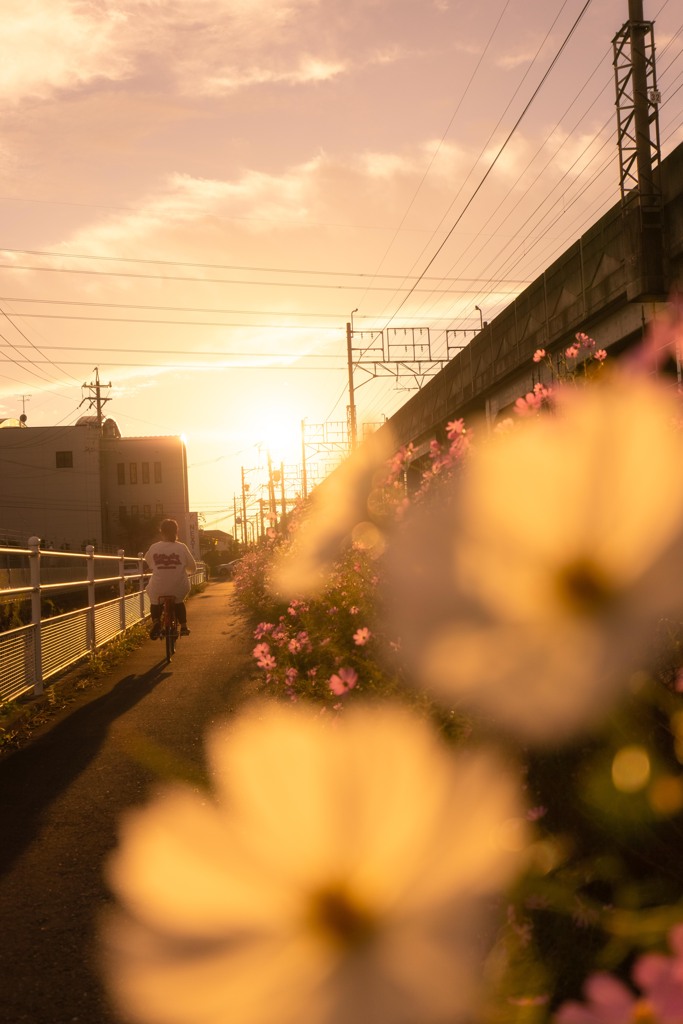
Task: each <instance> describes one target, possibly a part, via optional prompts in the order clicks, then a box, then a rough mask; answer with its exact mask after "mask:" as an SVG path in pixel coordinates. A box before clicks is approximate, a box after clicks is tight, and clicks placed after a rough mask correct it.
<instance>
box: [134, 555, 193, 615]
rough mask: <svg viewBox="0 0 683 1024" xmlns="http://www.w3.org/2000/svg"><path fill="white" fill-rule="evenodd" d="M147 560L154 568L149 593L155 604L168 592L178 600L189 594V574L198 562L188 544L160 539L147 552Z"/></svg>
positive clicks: (151, 567)
mask: <svg viewBox="0 0 683 1024" xmlns="http://www.w3.org/2000/svg"><path fill="white" fill-rule="evenodd" d="M145 561H146V562H147V565H148V566H149V567H150V569H151V570H152V578H151V579H150V581H149V583H148V584H147V594H148V596H149V599H150V601H151V602H152V603H153V604H157V603H158V601H159V598H160V597H165V596H166V595H167V594H172V595H173V597H175V599H176V601H177V602H180V601H182V600H183V598H184V597H186V595H187V594H189V592H190V581H189V579H188V578H187V574H188V573H189V572H194V571H195V569H196V568H197V563H196V562H195V560H194V558H193V557H192V552H191V551H190V549H189V548H188V546H187V545H186V544H183V542H182V541H180V540H158V541H157V542H156V543H155V544H152V546H151V547H150V549H149V551H148V552H147V553H146V555H145Z"/></svg>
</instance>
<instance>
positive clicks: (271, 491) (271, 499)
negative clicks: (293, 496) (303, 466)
mask: <svg viewBox="0 0 683 1024" xmlns="http://www.w3.org/2000/svg"><path fill="white" fill-rule="evenodd" d="M267 455H268V511H269V513H270V525H271V526H274V525H275V517H276V514H277V512H276V508H275V481H274V480H273V460H272V459H271V457H270V452H268V453H267Z"/></svg>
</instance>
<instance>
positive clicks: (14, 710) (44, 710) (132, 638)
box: [0, 622, 148, 758]
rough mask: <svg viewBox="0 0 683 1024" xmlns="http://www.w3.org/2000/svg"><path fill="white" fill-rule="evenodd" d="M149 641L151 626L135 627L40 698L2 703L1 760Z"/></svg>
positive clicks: (0, 727)
mask: <svg viewBox="0 0 683 1024" xmlns="http://www.w3.org/2000/svg"><path fill="white" fill-rule="evenodd" d="M147 638H148V626H147V625H146V624H145V623H144V622H140V623H138V624H137V625H135V626H131V627H130V629H128V630H126V632H125V633H123V634H122V635H121V636H119V637H117V638H116V639H114V640H112V641H111V642H110V643H108V644H107V645H106V647H102V648H100V649H99V650H98V651H96V652H95V653H94V654H91V655H90V656H89V657H88V658H87V659H86V660H85V661H84V662H82V663H81V664H80V665H79V666H77V667H76V668H75V669H69V670H68V672H67V673H65V674H64V675H62V676H59V677H57V678H56V679H54V680H52V681H50V683H49V684H48V685H47V686H46V687H45V691H44V693H43V694H42V695H41V696H40V697H19V698H18V699H17V700H11V701H1V702H0V758H1V757H3V756H5V755H7V754H10V753H12V752H13V751H15V750H18V749H19V748H20V747H22V746H23V745H24V744H25V743H27V742H28V741H29V740H30V739H31V737H32V736H33V733H34V732H35V731H36V729H38V728H40V726H42V725H45V724H46V722H49V721H50V719H51V718H54V716H55V715H56V714H58V713H59V712H60V711H63V710H64V708H67V707H68V706H69V705H70V704H73V703H74V702H75V701H76V700H77V698H78V696H79V695H80V694H81V693H83V692H84V691H86V690H90V689H92V688H93V687H95V686H96V685H97V683H98V682H99V680H100V679H102V677H103V676H104V675H106V674H107V673H108V672H110V671H111V669H113V668H115V667H116V666H117V665H119V664H120V663H121V662H122V661H123V660H124V659H125V658H126V657H128V655H129V654H131V653H132V652H133V651H135V650H137V649H138V647H141V646H142V644H143V643H144V642H145V641H146V640H147Z"/></svg>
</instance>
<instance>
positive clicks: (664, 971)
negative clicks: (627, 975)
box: [633, 924, 683, 1024]
mask: <svg viewBox="0 0 683 1024" xmlns="http://www.w3.org/2000/svg"><path fill="white" fill-rule="evenodd" d="M669 946H670V947H671V950H672V952H673V954H674V955H673V956H672V957H669V956H664V955H663V954H662V953H646V954H645V955H644V956H642V957H640V959H639V960H637V961H636V963H635V965H634V968H633V979H634V981H635V983H636V984H637V985H638V987H639V988H640V989H641V991H642V992H643V995H644V996H645V999H646V1002H647V1004H648V1005H649V1006H651V1007H652V1010H653V1015H654V1018H655V1020H658V1021H660V1022H661V1024H678V1022H679V1021H681V1020H683V924H679V925H676V926H675V927H674V928H672V929H671V931H670V932H669Z"/></svg>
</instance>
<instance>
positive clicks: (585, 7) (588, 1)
mask: <svg viewBox="0 0 683 1024" xmlns="http://www.w3.org/2000/svg"><path fill="white" fill-rule="evenodd" d="M591 3H592V0H586V2H585V4H584V5H583V7H582V8H581V11H580V13H579V15H578V17H577V18H576V20H575V22H574V24H573V25H572V27H571V29H570V30H569V32H568V34H567V35H566V36H565V38H564V40H563V42H562V45H561V46H560V48H559V50H558V51H557V53H556V54H555V56H554V57H553V59H552V61H551V62H550V65H549V67H548V69H547V70H546V72H545V74H544V75H543V77H542V78H541V81H540V82H539V84H538V85H537V86H536V88H535V90H534V92H533V93H532V95H531V98H530V99H529V101H528V102H527V104H526V106H525V107H524V109H523V110H522V113H521V114H520V115H519V117H518V118H517V120H516V121H515V123H514V125H513V126H512V128H511V130H510V132H509V133H508V135H507V137H506V139H505V141H504V142H503V144H502V145H501V146H500V148H499V149H498V152H497V153H496V155H495V157H494V158H493V160H492V161H491V163H490V164H489V166H488V168H487V169H486V171H485V173H484V175H483V177H482V178H481V180H480V181H479V184H478V185H477V187H476V188H475V190H474V192H473V193H472V195H471V196H470V198H469V199H468V200H467V202H466V204H465V206H464V207H463V209H462V211H461V212H460V214H459V215H458V217H457V218H456V220H455V222H454V224H453V225H452V226H451V228H450V230H449V231H448V234H447V235H446V237H445V238H444V240H443V241H442V242H441V244H440V245H439V247H438V249H437V250H436V252H435V253H434V255H433V256H432V258H431V259H430V260H429V262H428V263H427V266H426V267H425V269H424V271H423V273H422V274H421V275H420V276H419V277H418V282H419V281H421V280H422V278H423V275H424V274H425V273H426V272H427V270H429V268H430V267H431V266H432V264H433V263H434V261H435V260H436V258H437V256H438V255H439V253H440V252H441V251H442V250H443V248H444V246H445V245H446V242H447V241H448V240H449V238H450V237H451V235H452V234H453V232H454V231H455V229H456V227H457V226H458V224H459V223H460V221H461V220H462V218H463V217H464V215H465V213H466V212H467V210H468V209H469V207H470V206H471V205H472V203H473V202H474V199H475V198H476V196H477V195H478V194H479V192H480V191H481V189H482V188H483V186H484V183H485V182H486V180H487V179H488V177H489V175H490V174H491V172H492V171H493V169H494V167H495V166H496V164H497V163H498V160H499V159H500V157H501V156H502V154H503V152H504V151H505V149H506V148H507V146H508V144H509V142H510V140H511V139H512V137H513V135H514V134H515V132H516V131H517V129H518V128H519V126H520V124H521V123H522V121H523V120H524V117H525V116H526V114H527V113H528V111H529V109H530V107H531V105H532V103H533V102H534V100H535V99H536V97H537V96H538V94H539V92H540V91H541V89H542V88H543V86H544V84H545V82H546V80H547V79H548V76H549V75H550V73H551V71H552V70H553V68H554V67H555V65H556V64H557V61H558V60H559V58H560V56H561V55H562V53H563V52H564V49H565V47H566V46H567V44H568V43H569V40H570V39H571V37H572V36H573V34H574V32H575V31H576V29H577V27H578V25H579V22H580V21H581V19H582V18H583V16H584V14H585V13H586V11H587V10H588V8H589V7H590V5H591ZM416 288H417V284H415V285H413V287H412V288H411V289H410V291H409V292H408V295H406V297H405V298H404V299H403V301H402V302H401V304H400V305H399V306H398V308H397V309H396V310H395V312H394V313H393V314H392V316H391V317H390V319H389V321H388V322H387V325H386V326H388V325H389V324H390V323H391V321H392V320H394V319H395V317H396V315H397V314H398V313H399V312H400V310H401V309H402V308H403V306H404V305H405V304H406V302H407V301H408V299H409V298H410V296H411V295H412V294H413V292H415V291H416Z"/></svg>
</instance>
